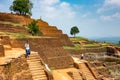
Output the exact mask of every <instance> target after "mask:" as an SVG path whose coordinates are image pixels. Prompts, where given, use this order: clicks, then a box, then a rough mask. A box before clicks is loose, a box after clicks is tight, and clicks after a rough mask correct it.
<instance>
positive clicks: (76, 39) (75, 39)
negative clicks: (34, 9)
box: [70, 36, 88, 41]
mask: <svg viewBox="0 0 120 80" xmlns="http://www.w3.org/2000/svg"><path fill="white" fill-rule="evenodd" d="M70 40H71V41H82V40H84V41H88V39H87V38H84V37H80V36H79V37H75V38H73V37H72V38H70Z"/></svg>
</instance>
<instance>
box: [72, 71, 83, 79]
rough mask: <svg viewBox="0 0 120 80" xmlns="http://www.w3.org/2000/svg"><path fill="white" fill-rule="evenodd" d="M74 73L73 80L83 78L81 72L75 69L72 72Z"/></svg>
mask: <svg viewBox="0 0 120 80" xmlns="http://www.w3.org/2000/svg"><path fill="white" fill-rule="evenodd" d="M72 73H73V80H83V79H82V76H81V75H80V72H78V71H75V72H72Z"/></svg>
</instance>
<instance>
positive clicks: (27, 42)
mask: <svg viewBox="0 0 120 80" xmlns="http://www.w3.org/2000/svg"><path fill="white" fill-rule="evenodd" d="M25 51H26V55H25V57H26V58H27V57H28V56H29V55H30V45H29V41H28V40H27V41H26V43H25Z"/></svg>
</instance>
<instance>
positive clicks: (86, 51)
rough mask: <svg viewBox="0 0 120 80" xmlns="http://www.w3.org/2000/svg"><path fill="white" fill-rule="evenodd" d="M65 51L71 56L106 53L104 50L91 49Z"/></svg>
mask: <svg viewBox="0 0 120 80" xmlns="http://www.w3.org/2000/svg"><path fill="white" fill-rule="evenodd" d="M67 51H68V52H69V53H71V54H75V55H79V54H82V53H101V52H106V51H107V49H106V48H92V49H80V50H70V49H67Z"/></svg>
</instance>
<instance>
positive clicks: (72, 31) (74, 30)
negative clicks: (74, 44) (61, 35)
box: [70, 26, 80, 37]
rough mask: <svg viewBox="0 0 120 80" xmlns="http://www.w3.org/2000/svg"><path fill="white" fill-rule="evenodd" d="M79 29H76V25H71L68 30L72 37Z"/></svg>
mask: <svg viewBox="0 0 120 80" xmlns="http://www.w3.org/2000/svg"><path fill="white" fill-rule="evenodd" d="M79 32H80V31H79V29H78V27H77V26H73V27H72V28H71V30H70V34H71V35H74V37H75V35H76V34H77V33H79Z"/></svg>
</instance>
